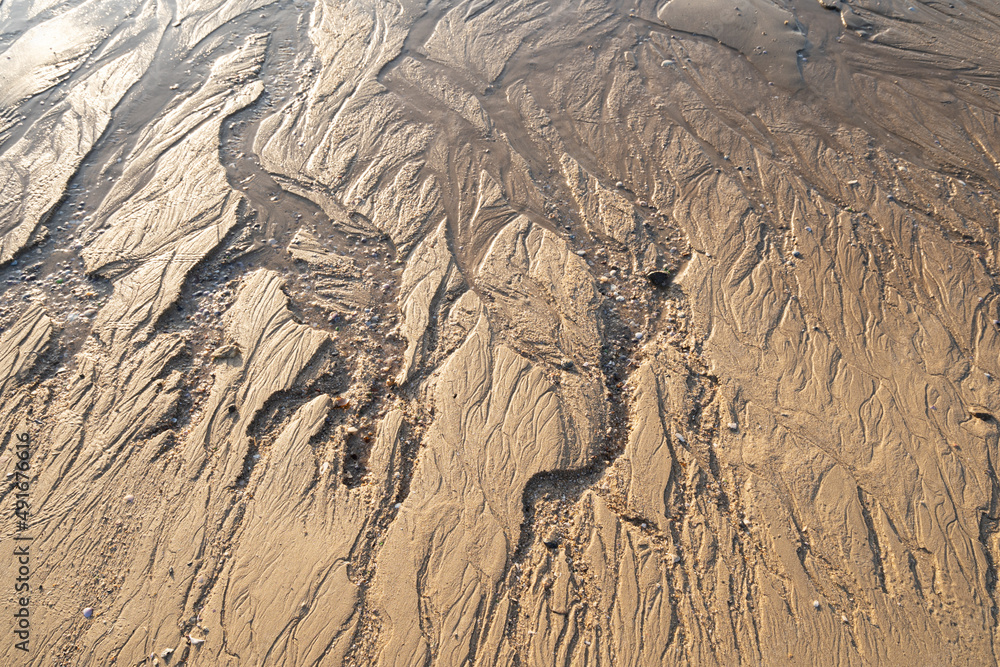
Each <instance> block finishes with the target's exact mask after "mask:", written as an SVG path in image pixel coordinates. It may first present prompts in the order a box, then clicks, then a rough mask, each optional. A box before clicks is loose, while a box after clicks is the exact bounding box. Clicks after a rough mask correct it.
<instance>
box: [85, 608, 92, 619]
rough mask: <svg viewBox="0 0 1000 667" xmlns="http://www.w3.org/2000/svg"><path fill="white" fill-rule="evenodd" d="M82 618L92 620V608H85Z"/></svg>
mask: <svg viewBox="0 0 1000 667" xmlns="http://www.w3.org/2000/svg"><path fill="white" fill-rule="evenodd" d="M83 617H84V618H93V617H94V608H93V607H87V608H86V609H84V610H83Z"/></svg>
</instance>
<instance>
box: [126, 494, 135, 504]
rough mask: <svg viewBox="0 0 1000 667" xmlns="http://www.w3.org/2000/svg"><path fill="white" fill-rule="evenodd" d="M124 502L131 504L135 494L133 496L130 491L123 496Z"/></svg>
mask: <svg viewBox="0 0 1000 667" xmlns="http://www.w3.org/2000/svg"><path fill="white" fill-rule="evenodd" d="M125 502H126V503H128V504H129V505H131V504H132V503H134V502H135V496H133V495H132V494H131V493H130V494H128V495H127V496H125Z"/></svg>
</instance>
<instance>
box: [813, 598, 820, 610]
mask: <svg viewBox="0 0 1000 667" xmlns="http://www.w3.org/2000/svg"><path fill="white" fill-rule="evenodd" d="M813 608H814V609H819V600H813Z"/></svg>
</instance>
